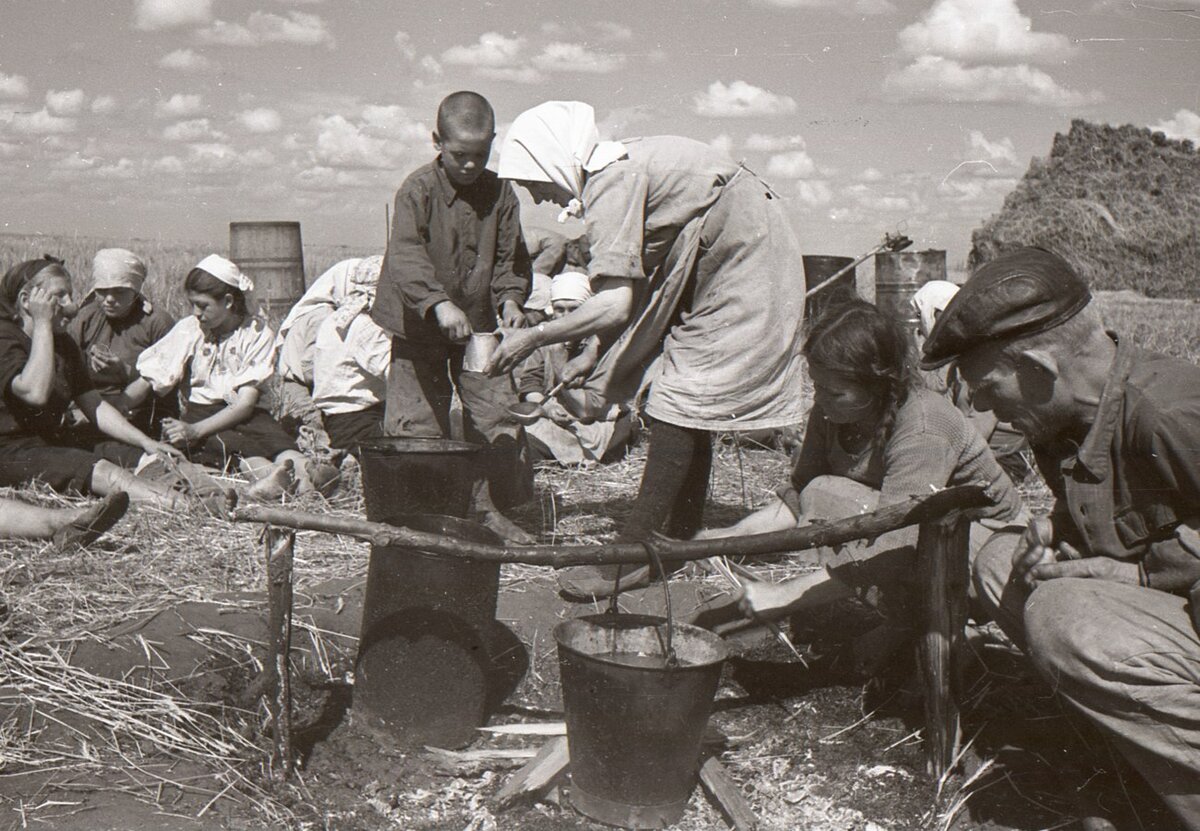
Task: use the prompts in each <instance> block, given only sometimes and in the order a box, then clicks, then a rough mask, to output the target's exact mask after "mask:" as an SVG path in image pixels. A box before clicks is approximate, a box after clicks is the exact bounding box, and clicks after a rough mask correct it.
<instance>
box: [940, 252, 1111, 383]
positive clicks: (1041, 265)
mask: <svg viewBox="0 0 1200 831" xmlns="http://www.w3.org/2000/svg"><path fill="white" fill-rule="evenodd" d="M1091 299H1092V293H1091V291H1089V290H1088V286H1087V283H1085V282H1084V280H1083V278H1082V277H1080V276H1079V275H1078V274H1076V273H1075V269H1073V268H1071V266H1070V264H1069V263H1068V262H1067V261H1066V260H1064V259H1063V258H1062V257H1060V256H1058V255H1057V254H1054V253H1052V252H1050V251H1047V250H1046V249H1044V248H1018V249H1016V250H1015V251H1010V252H1008V253H1006V254H1003V255H1001V256H999V257H997V258H996V259H994V260H992V261H991V262H988V263H985V264H984V265H982V266H980V267H979V268H978V269H977V270H976V271H975V273H974V274H972V275H971V277H970V278H969V279H968V280H967V282H966V283H964V284H963V287H962V289H961V290H960V291H959V292H958V294H956V295H955V296H954V298H953V299H952V300H951V301H950V303H949V304H948V305H947V306H946V309H945V311H943V312H942V313H941V315H939V316H938V319H937V323H935V324H934V326H933V331H932V332H930V333H929V337H928V338H926V340H925V346H924V347H923V349H922V350H921V368H922V369H937V368H938V367H939V366H942V365H944V364H948V363H950V362H951V361H953V360H954V359H955V358H957V357H958V356H959V355H961V354H963V353H964V352H967V351H968V350H971V349H973V348H975V347H976V346H979V345H981V344H983V343H986V342H988V341H993V340H1007V339H1009V338H1016V337H1022V336H1024V335H1034V334H1037V333H1039V332H1045V331H1046V330H1048V329H1053V328H1054V327H1055V326H1059V325H1061V324H1062V323H1065V322H1066V321H1068V320H1070V319H1071V318H1072V317H1074V316H1075V315H1076V314H1078V312H1079V310H1080V309H1082V308H1083V307H1084V306H1086V305H1087V304H1088V302H1089V301H1090V300H1091Z"/></svg>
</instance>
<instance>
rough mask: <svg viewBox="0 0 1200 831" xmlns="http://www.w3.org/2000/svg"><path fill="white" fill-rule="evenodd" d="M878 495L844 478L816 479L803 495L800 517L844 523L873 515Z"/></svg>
mask: <svg viewBox="0 0 1200 831" xmlns="http://www.w3.org/2000/svg"><path fill="white" fill-rule="evenodd" d="M878 505H879V491H876V490H874V489H872V488H870V487H868V486H867V485H864V484H862V483H861V482H856V481H854V480H853V479H847V478H846V477H844V476H831V475H825V476H817V477H814V478H813V479H812V481H810V482H809V483H808V484H807V485H805V486H804V490H802V491H801V492H800V513H801V514H802V515H803V516H805V517H807V518H809V519H845V518H846V517H851V516H857V515H858V514H863V513H866V512H868V511H873V510H875V508H876V507H877V506H878Z"/></svg>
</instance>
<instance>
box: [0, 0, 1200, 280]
mask: <svg viewBox="0 0 1200 831" xmlns="http://www.w3.org/2000/svg"><path fill="white" fill-rule="evenodd" d="M0 8H2V9H3V12H4V14H3V20H4V24H3V26H0V171H2V173H3V186H2V187H0V230H5V231H18V232H44V233H78V234H85V235H103V236H108V237H116V238H134V237H137V238H166V239H186V240H203V241H212V242H213V243H214V244H215V245H223V244H224V242H225V240H226V238H227V230H226V227H227V223H228V222H229V221H230V220H253V219H299V220H301V221H302V223H303V229H304V235H305V239H306V241H308V242H317V243H345V244H349V245H353V246H364V247H368V248H374V247H377V248H379V249H382V246H383V244H384V240H385V223H384V205H385V204H386V203H387V202H389V201H390V199H391V196H392V194H393V193H394V191H395V189H396V187H397V185H399V183H400V182H401V180H402V179H403V177H404V175H405V174H406V173H407V172H408V171H410V170H411V169H413V168H414V167H416V166H417V165H419V164H421V163H423V162H424V161H427V160H428V159H429V158H430V156H431V154H432V150H431V146H430V140H429V133H430V127H431V125H432V121H433V114H434V111H435V109H436V106H437V102H438V101H439V100H440V98H441V97H442V96H443V95H445V94H446V93H448V92H451V91H453V90H456V89H462V88H470V89H475V90H478V91H480V92H482V93H483V94H485V95H487V96H488V98H489V99H490V100H491V101H492V103H493V104H494V106H495V108H496V111H497V114H498V116H499V119H500V121H501V130H503V128H504V125H505V124H506V123H507V122H508V121H511V119H512V118H513V117H514V116H515V115H516V114H517V113H518V112H520V111H521V110H522V109H524V108H526V107H529V106H532V105H534V104H537V103H539V102H541V101H544V100H547V99H555V98H575V99H579V100H583V101H587V102H589V103H591V104H593V105H594V106H595V108H596V110H597V113H598V117H599V119H600V120H601V129H602V131H604V132H605V133H606V134H607V135H609V136H611V137H615V138H620V137H622V136H630V135H653V134H661V133H675V134H681V135H686V136H691V137H694V138H697V139H700V140H703V141H708V142H712V143H714V144H717V145H719V146H721V147H722V148H724V149H726V150H727V151H728V152H729V153H730V154H731V155H732V156H734V157H735V158H738V159H744V160H745V162H746V164H747V165H748V166H749V167H751V168H752V169H754V170H755V171H756V172H758V173H760V175H762V176H764V177H765V178H767V179H768V181H770V182H771V183H772V184H773V185H774V186H775V187H776V189H777V190H778V191H779V192H780V193H781V195H783V196H784V197H785V198H786V199H787V200H788V206H789V210H790V213H791V216H792V217H793V219H794V221H795V225H796V228H797V230H798V232H799V234H800V238H801V241H802V243H803V244H804V247H805V250H806V251H808V252H810V253H825V254H855V253H859V252H861V251H863V250H865V249H867V248H869V247H871V246H872V245H873V244H874V243H875V242H877V241H878V240H879V239H880V237H881V236H882V234H883V232H884V231H887V230H896V229H900V230H903V231H904V232H905V233H907V234H908V235H910V236H912V237H914V238H915V239H916V240H917V242H918V243H919V244H920V245H921V246H922V247H926V246H929V247H938V248H946V249H948V250H949V252H950V254H949V256H950V261H951V264H952V265H953V263H955V262H956V261H959V260H962V259H963V258H964V257H965V254H966V251H967V249H968V246H969V238H970V231H971V229H972V228H974V227H976V226H977V225H978V224H979V222H980V221H981V220H982V219H983V218H985V217H986V216H988V215H989V214H991V213H992V212H994V211H995V210H997V209H998V208H999V206H1000V204H1001V202H1002V200H1003V198H1004V195H1005V194H1006V193H1007V192H1009V191H1010V190H1011V189H1012V187H1013V185H1014V184H1015V182H1016V180H1017V179H1018V178H1019V177H1020V176H1021V174H1022V173H1023V172H1024V170H1025V168H1026V167H1027V165H1028V163H1029V159H1030V158H1031V157H1033V156H1041V155H1045V154H1046V153H1047V152H1048V151H1049V149H1050V143H1051V141H1052V139H1053V136H1054V133H1055V132H1057V131H1064V130H1066V129H1068V127H1069V125H1070V121H1071V119H1073V118H1085V119H1089V120H1092V121H1099V122H1110V123H1114V124H1124V123H1133V124H1138V125H1145V126H1152V127H1154V128H1155V129H1159V130H1163V131H1164V132H1167V133H1168V134H1171V135H1173V136H1177V137H1190V138H1192V139H1193V140H1195V141H1197V142H1200V115H1198V113H1200V44H1198V42H1200V10H1197V7H1196V4H1195V3H1194V2H1191V0H1185V2H1175V1H1174V0H1172V2H1167V0H1162V1H1161V2H1154V0H1151V2H1147V3H1143V2H1135V1H1133V0H725V2H718V0H632V1H631V0H625V2H612V0H604V1H603V2H600V0H480V1H479V2H462V0H455V1H454V2H448V3H438V2H436V0H399V2H397V0H387V1H386V2H385V0H327V2H322V0H104V2H93V0H87V2H82V0H0Z"/></svg>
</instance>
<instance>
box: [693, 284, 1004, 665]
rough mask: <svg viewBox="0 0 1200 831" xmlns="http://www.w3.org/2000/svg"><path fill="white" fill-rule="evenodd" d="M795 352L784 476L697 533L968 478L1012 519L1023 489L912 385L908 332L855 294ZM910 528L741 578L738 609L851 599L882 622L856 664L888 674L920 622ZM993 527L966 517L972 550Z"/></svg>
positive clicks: (752, 527)
mask: <svg viewBox="0 0 1200 831" xmlns="http://www.w3.org/2000/svg"><path fill="white" fill-rule="evenodd" d="M804 355H805V357H806V358H807V359H808V373H809V377H810V378H811V379H812V384H813V394H814V400H813V406H812V410H811V411H810V412H809V415H808V423H807V425H806V427H805V430H804V441H803V444H802V445H801V447H800V452H799V455H798V456H797V457H796V463H795V466H794V467H793V469H792V476H791V481H790V483H789V484H788V485H787V486H786V487H784V488H783V489H781V490H780V491H779V492H778V494H777V496H776V498H775V499H773V500H771V501H770V502H769V503H768V504H767V505H766V506H764V507H762V508H760V509H758V510H757V511H755V512H754V513H752V514H749V515H748V516H746V517H745V518H743V519H742V520H741V521H740V522H738V523H737V524H735V525H732V526H730V527H728V528H714V529H709V530H706V531H701V532H700V533H699V534H697V535H696V539H715V538H719V537H732V536H741V535H747V534H761V533H766V532H769V531H782V530H785V529H788V528H794V527H797V526H800V525H807V524H809V523H812V522H815V521H822V520H836V519H844V518H846V517H849V516H853V515H855V514H860V513H867V512H869V511H873V510H875V509H876V508H879V507H882V506H885V505H889V504H893V503H896V502H903V501H905V500H907V499H910V498H911V497H912V496H913V495H914V494H927V493H929V492H930V490H931V488H944V487H950V486H953V485H967V484H981V485H983V486H984V488H985V489H986V492H987V494H988V496H989V497H990V498H991V500H992V506H991V507H990V508H989V509H987V510H986V511H985V512H984V517H986V518H987V519H989V520H994V521H998V522H1000V523H1002V524H1004V523H1009V522H1012V521H1014V520H1017V519H1018V518H1019V517H1020V516H1021V502H1020V496H1019V495H1018V494H1017V491H1016V488H1014V487H1013V483H1012V480H1010V479H1009V478H1008V477H1007V476H1006V475H1004V471H1002V470H1001V469H1000V466H999V465H998V464H997V463H996V458H995V457H994V456H993V455H992V453H991V451H990V450H988V447H987V445H986V444H985V443H984V441H983V439H982V438H981V437H980V436H979V434H978V433H976V432H975V431H974V430H972V429H971V428H970V427H969V426H968V424H967V420H966V419H965V418H964V417H963V414H962V413H961V412H959V411H958V410H957V409H956V408H955V407H954V406H953V405H952V404H951V403H950V402H949V401H947V400H946V399H945V398H944V397H943V396H941V395H939V394H938V393H936V392H934V391H932V390H930V389H927V388H926V387H925V386H924V385H923V384H922V383H921V381H920V378H919V376H918V374H917V368H916V361H915V355H914V354H913V352H912V350H911V349H910V348H909V345H908V337H907V335H906V334H905V332H904V330H903V329H902V328H901V326H900V324H899V323H898V322H897V321H896V320H895V319H894V318H893V317H891V316H889V315H887V314H885V313H883V312H881V311H880V310H879V309H878V308H876V307H875V306H874V305H873V304H871V303H867V302H866V301H863V300H858V299H854V300H851V301H848V302H846V303H845V304H843V305H840V306H836V307H833V308H831V309H829V310H828V311H827V312H826V313H825V314H823V315H822V316H821V317H820V318H819V319H818V320H817V321H816V323H815V324H814V325H813V326H812V329H811V331H810V332H809V334H808V337H807V339H806V340H805V342H804ZM1014 527H1015V528H1016V532H1017V533H1019V530H1020V526H1014ZM917 530H918V529H917V528H916V527H909V528H901V529H899V530H896V531H891V532H889V533H887V534H883V535H881V536H879V537H877V538H875V539H874V540H872V541H869V542H868V541H857V542H855V543H850V544H848V545H845V546H839V547H838V548H836V549H832V550H830V549H821V550H820V556H821V560H822V564H823V565H824V566H825V568H824V569H822V570H820V571H816V572H813V573H810V574H805V575H802V576H800V577H797V578H795V579H792V580H788V581H786V582H784V583H779V584H772V583H766V582H763V583H749V584H747V585H746V587H745V590H744V593H743V595H742V597H741V599H740V606H741V609H742V611H743V612H744V613H745V614H747V615H748V616H751V617H759V618H764V619H771V618H775V617H781V616H784V615H789V614H796V613H800V614H811V613H812V612H814V611H816V610H818V609H820V608H822V607H824V606H826V605H827V604H829V603H831V602H833V601H836V600H840V599H842V598H847V597H853V596H856V595H858V596H860V597H862V598H863V599H865V600H866V601H867V602H869V603H871V604H872V605H874V606H876V608H878V609H879V611H880V612H881V613H882V614H883V615H884V618H885V620H886V622H885V623H884V625H883V626H881V627H880V628H879V629H878V630H876V631H875V632H872V633H869V634H868V635H867V636H865V637H864V639H863V640H862V641H861V642H860V644H859V645H858V646H857V647H856V653H857V654H856V661H857V662H858V664H859V667H858V669H859V670H860V671H861V672H862V673H864V674H865V675H868V676H876V675H880V674H887V673H886V670H888V669H890V668H891V666H890V665H891V659H892V658H898V657H900V656H901V655H902V654H904V653H903V651H902V650H901V647H903V646H907V645H909V644H911V643H912V642H913V639H914V636H915V627H916V625H917V623H918V620H917V618H916V612H915V610H913V609H911V608H910V601H911V600H912V598H913V597H914V596H915V595H914V593H915V592H916V591H917V590H918V588H917V587H916V586H915V585H914V583H913V581H914V580H915V579H916V575H917V566H916V542H917ZM992 533H993V532H992V530H990V529H989V528H987V527H985V526H984V524H983V523H982V522H974V523H972V524H971V533H970V539H971V551H972V552H974V551H978V550H979V549H980V548H981V547H982V546H983V544H984V543H985V542H987V541H988V539H990V537H991V535H992ZM910 665H911V662H905V663H904V664H903V666H904V667H905V668H907V667H909V666H910Z"/></svg>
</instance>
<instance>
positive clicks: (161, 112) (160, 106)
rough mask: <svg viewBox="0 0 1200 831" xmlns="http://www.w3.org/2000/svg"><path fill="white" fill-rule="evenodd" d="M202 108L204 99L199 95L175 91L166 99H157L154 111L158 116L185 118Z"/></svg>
mask: <svg viewBox="0 0 1200 831" xmlns="http://www.w3.org/2000/svg"><path fill="white" fill-rule="evenodd" d="M203 108H204V99H203V98H201V97H200V96H199V95H185V94H183V93H180V92H177V93H175V94H174V95H172V96H171V97H170V98H168V99H167V100H166V101H159V102H158V103H157V104H155V106H154V111H155V112H156V113H157V114H158V117H159V118H187V117H188V116H192V115H196V114H197V113H198V112H200V110H202V109H203Z"/></svg>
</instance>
